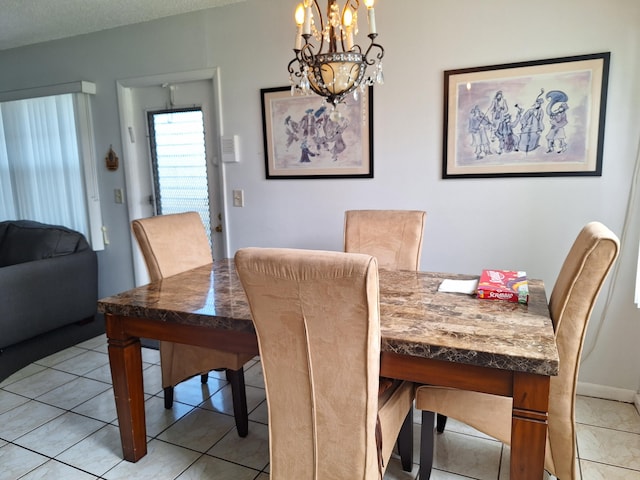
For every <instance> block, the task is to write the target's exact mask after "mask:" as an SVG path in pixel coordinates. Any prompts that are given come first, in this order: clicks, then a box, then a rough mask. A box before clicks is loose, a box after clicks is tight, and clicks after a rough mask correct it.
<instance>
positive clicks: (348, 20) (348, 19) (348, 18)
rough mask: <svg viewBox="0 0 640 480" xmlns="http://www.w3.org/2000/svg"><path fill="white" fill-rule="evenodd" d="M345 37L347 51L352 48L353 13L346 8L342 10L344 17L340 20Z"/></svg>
mask: <svg viewBox="0 0 640 480" xmlns="http://www.w3.org/2000/svg"><path fill="white" fill-rule="evenodd" d="M342 24H343V25H344V28H345V31H346V37H347V50H351V49H352V48H353V12H352V11H351V8H349V7H348V6H347V7H346V8H345V9H344V17H343V19H342Z"/></svg>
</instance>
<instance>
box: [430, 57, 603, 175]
mask: <svg viewBox="0 0 640 480" xmlns="http://www.w3.org/2000/svg"><path fill="white" fill-rule="evenodd" d="M609 57H610V53H609V52H606V53H598V54H591V55H580V56H573V57H563V58H554V59H548V60H538V61H532V62H520V63H510V64H502V65H492V66H488V67H474V68H465V69H458V70H448V71H445V72H444V87H445V95H444V97H445V98H444V132H443V145H444V148H443V165H442V178H445V179H448V178H465V177H467V178H479V177H502V176H506V177H527V176H547V177H548V176H568V175H593V176H600V175H602V150H603V143H604V122H605V110H606V97H607V82H608V75H609Z"/></svg>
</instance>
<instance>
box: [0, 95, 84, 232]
mask: <svg viewBox="0 0 640 480" xmlns="http://www.w3.org/2000/svg"><path fill="white" fill-rule="evenodd" d="M0 200H1V201H2V204H1V205H0V219H2V220H4V219H29V220H35V221H38V222H43V223H49V224H56V225H64V226H66V227H69V228H71V229H73V230H77V231H80V232H82V233H84V234H85V235H87V236H88V235H89V226H88V215H87V208H86V201H85V192H84V176H83V166H82V162H81V159H80V155H79V151H78V137H77V129H76V121H75V111H74V104H73V95H72V94H65V95H55V96H49V97H40V98H33V99H28V100H18V101H11V102H5V103H1V104H0Z"/></svg>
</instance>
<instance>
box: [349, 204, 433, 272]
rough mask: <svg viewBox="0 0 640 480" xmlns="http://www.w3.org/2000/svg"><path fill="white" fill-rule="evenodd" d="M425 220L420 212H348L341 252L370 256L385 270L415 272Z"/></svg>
mask: <svg viewBox="0 0 640 480" xmlns="http://www.w3.org/2000/svg"><path fill="white" fill-rule="evenodd" d="M426 216H427V214H426V213H425V212H423V211H419V210H347V211H346V212H345V222H344V251H345V252H352V253H366V254H368V255H373V256H374V257H376V259H377V260H378V266H379V268H384V269H386V270H418V269H419V268H420V255H421V253H422V237H423V234H424V222H425V219H426Z"/></svg>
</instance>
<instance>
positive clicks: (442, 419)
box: [436, 414, 447, 433]
mask: <svg viewBox="0 0 640 480" xmlns="http://www.w3.org/2000/svg"><path fill="white" fill-rule="evenodd" d="M446 424H447V417H446V416H444V415H441V414H438V416H437V424H436V430H437V431H438V433H442V432H444V426H445V425H446Z"/></svg>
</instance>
